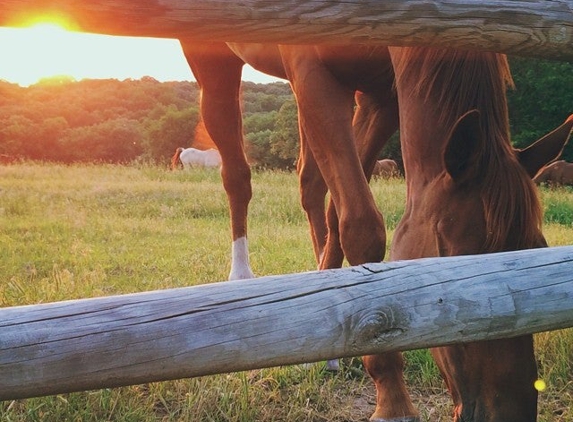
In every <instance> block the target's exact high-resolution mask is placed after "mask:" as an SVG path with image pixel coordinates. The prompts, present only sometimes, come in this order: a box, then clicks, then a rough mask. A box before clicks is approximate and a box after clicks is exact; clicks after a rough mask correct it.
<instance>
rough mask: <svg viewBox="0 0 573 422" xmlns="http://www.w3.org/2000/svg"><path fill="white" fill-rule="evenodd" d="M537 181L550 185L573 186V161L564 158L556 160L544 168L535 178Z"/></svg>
mask: <svg viewBox="0 0 573 422" xmlns="http://www.w3.org/2000/svg"><path fill="white" fill-rule="evenodd" d="M533 181H534V182H535V183H537V184H538V185H540V184H541V183H547V184H548V185H555V186H558V185H569V186H573V163H568V162H567V161H564V160H559V161H555V162H554V163H551V164H549V165H547V166H545V167H544V168H542V169H541V171H540V172H539V173H538V174H537V175H536V176H535V178H534V179H533Z"/></svg>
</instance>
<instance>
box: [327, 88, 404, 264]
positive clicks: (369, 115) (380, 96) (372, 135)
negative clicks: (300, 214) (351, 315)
mask: <svg viewBox="0 0 573 422" xmlns="http://www.w3.org/2000/svg"><path fill="white" fill-rule="evenodd" d="M355 100H356V104H357V107H356V110H355V113H354V119H353V123H352V127H353V130H354V139H355V142H356V145H357V148H358V152H359V155H360V161H361V163H362V168H363V170H364V175H365V176H366V178H367V179H368V180H370V178H371V176H372V171H373V169H374V165H375V164H376V160H377V159H378V155H379V154H380V151H382V148H384V145H386V143H387V142H388V140H389V139H390V137H391V136H392V135H393V134H394V132H396V130H397V129H398V126H399V119H398V103H397V100H396V96H395V94H394V93H393V92H392V85H391V81H389V83H388V85H387V86H385V87H384V86H381V87H380V90H377V91H376V93H375V94H374V95H369V94H364V93H356V95H355ZM327 222H328V233H329V236H328V242H327V244H326V247H325V253H324V256H323V260H322V263H321V268H339V267H340V266H341V265H342V261H343V259H344V255H343V253H342V249H341V245H340V239H339V236H340V235H339V231H338V216H337V214H336V209H335V207H334V204H333V203H332V201H331V202H330V204H329V206H328V212H327Z"/></svg>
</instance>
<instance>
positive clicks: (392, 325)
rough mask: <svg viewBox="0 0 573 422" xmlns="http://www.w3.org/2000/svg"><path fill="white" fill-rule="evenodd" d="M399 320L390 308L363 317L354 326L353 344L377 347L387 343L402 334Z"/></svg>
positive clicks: (402, 330)
mask: <svg viewBox="0 0 573 422" xmlns="http://www.w3.org/2000/svg"><path fill="white" fill-rule="evenodd" d="M400 320H401V318H397V315H396V314H395V313H394V311H393V310H392V309H390V308H384V309H379V310H377V311H376V312H373V313H369V314H367V315H364V316H363V317H361V318H360V319H359V320H358V323H357V324H356V331H355V332H356V336H355V338H354V344H355V345H356V346H358V345H360V346H365V345H371V346H379V345H382V344H385V343H387V342H389V341H390V340H392V339H393V338H395V337H397V336H399V335H400V334H402V333H403V332H404V329H403V328H402V327H401V325H402V324H400Z"/></svg>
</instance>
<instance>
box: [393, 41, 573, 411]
mask: <svg viewBox="0 0 573 422" xmlns="http://www.w3.org/2000/svg"><path fill="white" fill-rule="evenodd" d="M393 62H394V64H395V69H396V80H397V83H396V87H397V92H398V97H399V103H400V120H401V131H400V132H401V141H402V151H403V158H404V166H405V171H406V180H407V185H408V194H407V205H406V210H405V212H404V217H403V219H402V221H401V222H400V225H399V226H398V227H397V229H396V231H395V233H394V238H393V241H392V247H391V259H412V258H420V257H428V256H453V255H463V254H485V253H491V252H500V251H508V250H518V249H527V248H538V247H543V246H546V241H545V239H544V237H543V234H542V232H541V221H542V209H541V206H540V201H539V198H538V195H537V190H536V187H535V185H534V183H533V182H532V180H531V177H533V175H535V173H536V172H537V171H538V170H539V169H540V168H541V167H542V166H543V165H545V164H546V163H547V162H550V161H552V160H554V159H555V158H556V157H557V156H558V155H559V153H560V152H561V150H562V148H563V145H564V143H565V141H566V139H567V137H568V135H569V132H570V130H571V126H572V124H573V122H571V121H568V122H566V123H565V124H564V125H563V126H562V127H561V128H560V129H559V130H557V131H555V133H553V134H552V135H548V136H547V137H545V138H543V139H542V140H540V141H539V142H537V143H535V144H534V145H532V146H531V147H530V148H528V149H526V150H523V151H516V150H514V149H513V148H512V146H511V143H510V139H509V124H508V118H507V103H506V98H505V86H506V84H507V82H510V81H511V77H510V75H509V68H508V66H507V62H506V59H505V57H504V56H501V55H495V54H491V53H476V52H458V51H451V50H428V49H403V50H400V49H398V50H394V51H393ZM478 110H479V111H478ZM459 116H461V117H459ZM484 267H485V268H486V267H487V257H485V256H484ZM468 306H471V300H470V301H468ZM460 341H463V338H461V337H460ZM432 353H433V355H434V358H435V360H436V362H437V364H438V366H439V368H440V371H441V372H442V374H443V375H444V378H445V380H446V383H447V385H448V388H449V390H450V392H451V394H452V397H453V399H454V403H455V420H456V421H480V422H501V421H504V422H518V421H519V422H523V421H535V420H536V409H537V392H536V390H535V389H534V386H533V383H534V381H535V379H536V376H537V375H536V374H537V369H536V363H535V357H534V354H533V338H532V336H522V337H519V338H513V339H507V340H496V341H488V342H477V343H466V344H458V345H454V346H447V347H442V348H437V349H434V350H433V351H432Z"/></svg>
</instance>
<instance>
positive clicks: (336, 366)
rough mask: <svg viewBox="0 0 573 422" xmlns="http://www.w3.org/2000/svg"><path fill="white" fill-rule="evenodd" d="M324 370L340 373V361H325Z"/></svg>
mask: <svg viewBox="0 0 573 422" xmlns="http://www.w3.org/2000/svg"><path fill="white" fill-rule="evenodd" d="M326 370H327V371H332V372H337V371H340V361H339V360H338V359H332V360H327V361H326Z"/></svg>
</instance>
